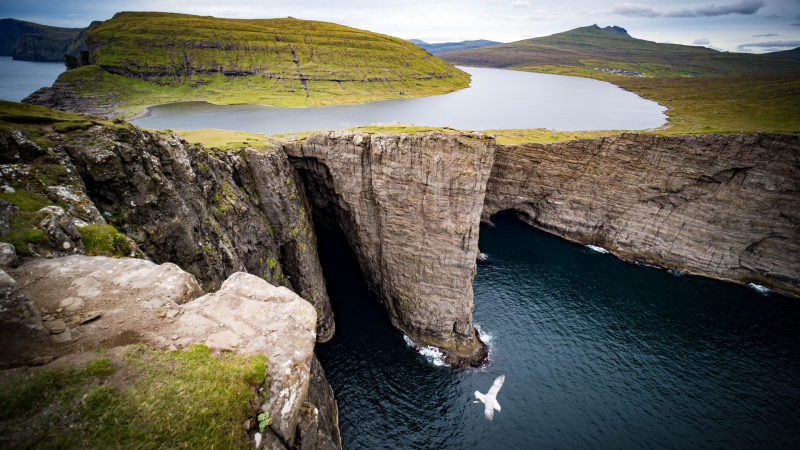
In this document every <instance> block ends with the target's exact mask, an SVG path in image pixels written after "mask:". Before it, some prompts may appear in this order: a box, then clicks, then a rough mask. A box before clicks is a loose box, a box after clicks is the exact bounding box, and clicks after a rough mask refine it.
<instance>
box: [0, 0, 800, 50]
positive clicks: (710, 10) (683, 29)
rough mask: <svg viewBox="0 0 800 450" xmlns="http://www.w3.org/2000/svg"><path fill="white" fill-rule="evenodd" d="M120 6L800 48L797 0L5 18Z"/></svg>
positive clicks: (4, 8)
mask: <svg viewBox="0 0 800 450" xmlns="http://www.w3.org/2000/svg"><path fill="white" fill-rule="evenodd" d="M117 11H169V12H180V13H188V14H198V15H212V16H216V17H231V18H272V17H286V16H292V17H295V18H298V19H311V20H324V21H328V22H335V23H339V24H342V25H348V26H351V27H355V28H361V29H366V30H370V31H375V32H379V33H384V34H389V35H392V36H397V37H401V38H404V39H411V38H416V39H422V40H424V41H428V42H448V41H461V40H467V39H491V40H495V41H501V42H512V41H516V40H520V39H526V38H531V37H538V36H546V35H549V34H553V33H558V32H561V31H566V30H569V29H572V28H576V27H581V26H586V25H591V24H595V23H596V24H598V25H600V26H601V27H604V26H609V25H618V26H621V27H623V28H626V29H627V30H628V33H629V34H630V35H632V36H633V37H636V38H640V39H647V40H650V41H656V42H671V43H675V44H686V45H704V46H707V47H711V48H715V49H718V50H728V51H738V52H755V53H762V52H767V51H775V50H786V49H788V48H794V47H800V0H738V1H737V0H711V1H705V0H699V1H683V0H678V1H663V0H661V1H654V0H632V1H630V2H615V1H589V0H460V1H456V0H403V1H395V0H384V1H377V2H376V1H374V0H338V1H330V0H279V1H276V0H224V1H220V0H214V1H210V0H122V1H108V0H60V1H57V2H54V1H52V0H26V1H17V0H0V18H6V17H11V18H15V19H21V20H28V21H32V22H37V23H42V24H46V25H54V26H69V27H84V26H87V25H88V24H89V22H91V21H92V20H105V19H109V18H111V16H113V15H114V13H115V12H117Z"/></svg>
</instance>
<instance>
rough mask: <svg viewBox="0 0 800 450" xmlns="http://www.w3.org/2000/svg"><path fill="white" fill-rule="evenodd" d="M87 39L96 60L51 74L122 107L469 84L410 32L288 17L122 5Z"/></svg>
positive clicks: (430, 90)
mask: <svg viewBox="0 0 800 450" xmlns="http://www.w3.org/2000/svg"><path fill="white" fill-rule="evenodd" d="M86 41H87V44H88V45H89V47H90V49H91V51H92V54H93V56H92V63H93V64H95V65H96V66H85V67H82V68H79V69H76V70H72V71H69V72H66V73H64V74H62V75H61V76H60V77H59V80H58V81H59V82H61V83H65V84H67V85H70V86H73V89H74V90H75V91H76V92H78V93H79V94H81V95H101V98H105V99H111V100H112V101H113V102H114V103H117V104H120V105H121V108H122V111H121V112H122V114H123V115H131V114H134V113H136V112H138V111H140V110H141V107H142V106H145V105H149V104H156V103H166V102H174V101H186V100H207V101H210V102H213V103H218V104H238V103H254V104H270V105H277V106H321V105H331V104H348V103H360V102H365V101H371V100H379V99H386V98H404V97H413V96H422V95H436V94H442V93H445V92H451V91H453V90H457V89H461V88H465V87H467V86H468V85H469V75H468V74H466V73H465V72H462V71H461V70H458V69H456V68H455V67H454V66H453V65H452V64H450V63H448V62H445V61H442V60H440V59H438V58H436V57H434V56H432V55H431V54H429V53H428V52H426V51H425V50H423V49H421V48H420V47H417V46H416V45H414V44H412V43H410V42H407V41H404V40H402V39H398V38H393V37H390V36H385V35H381V34H377V33H371V32H368V31H363V30H358V29H355V28H350V27H345V26H342V25H336V24H332V23H326V22H316V21H307V20H298V19H293V18H285V19H258V20H242V19H220V18H214V17H199V16H191V15H185V14H169V13H119V14H117V15H116V16H115V17H114V18H113V19H111V20H109V21H106V22H104V23H103V24H101V25H99V26H96V27H92V28H91V30H89V31H87V33H86ZM401 93H402V94H401Z"/></svg>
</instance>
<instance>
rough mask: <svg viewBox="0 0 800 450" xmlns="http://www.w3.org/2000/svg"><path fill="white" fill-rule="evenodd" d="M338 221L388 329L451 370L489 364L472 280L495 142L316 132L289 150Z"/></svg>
mask: <svg viewBox="0 0 800 450" xmlns="http://www.w3.org/2000/svg"><path fill="white" fill-rule="evenodd" d="M284 149H285V151H286V152H287V154H288V155H289V156H290V159H291V161H292V162H293V163H294V165H295V167H297V169H298V170H299V171H300V173H301V175H303V177H304V181H305V184H306V186H307V189H308V193H309V200H310V201H311V202H312V203H313V204H314V205H315V207H316V208H318V209H319V210H327V211H329V212H330V213H333V214H335V215H336V217H337V219H338V221H339V224H340V225H341V227H342V229H343V230H344V232H345V234H346V235H347V238H348V241H349V243H350V246H351V248H352V249H353V250H354V252H355V254H356V257H357V258H358V261H359V264H360V266H361V269H362V270H363V272H364V275H365V277H366V279H367V282H368V283H369V284H370V285H371V286H372V288H373V289H374V290H375V291H376V292H377V293H378V294H379V295H380V297H381V299H382V300H383V301H384V304H385V306H386V309H387V310H388V312H389V316H390V318H391V320H392V323H393V324H394V325H395V326H396V327H398V328H399V329H400V330H402V331H403V332H404V333H405V334H406V335H408V336H409V337H410V338H411V339H413V340H414V342H416V343H417V344H420V345H435V346H436V347H439V348H440V349H442V350H444V352H445V354H446V355H447V357H448V362H450V363H451V364H454V365H473V366H477V365H480V364H482V363H483V361H484V360H485V358H486V347H485V344H484V343H483V342H481V341H480V339H479V338H478V334H477V332H476V331H475V328H474V326H473V324H472V309H473V303H472V279H473V276H474V275H475V270H476V257H477V255H478V230H479V223H480V214H481V209H482V207H483V197H484V192H485V190H486V182H487V180H488V177H489V171H490V169H491V166H492V161H493V159H494V141H493V140H492V139H491V138H489V137H488V136H486V135H483V134H477V133H476V134H464V133H460V132H453V131H448V132H442V131H430V132H421V133H418V134H410V133H409V134H406V133H403V134H390V133H386V134H383V133H377V134H367V133H364V132H361V131H355V132H352V131H346V132H330V133H320V134H316V135H313V136H311V137H309V138H308V139H307V140H305V141H302V142H295V143H288V144H287V145H285V146H284Z"/></svg>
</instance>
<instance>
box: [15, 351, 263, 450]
mask: <svg viewBox="0 0 800 450" xmlns="http://www.w3.org/2000/svg"><path fill="white" fill-rule="evenodd" d="M266 364H267V358H266V357H265V356H263V355H255V356H239V355H233V354H231V353H223V354H222V355H220V356H212V355H211V354H210V352H209V350H208V347H206V346H203V345H194V346H192V348H191V349H189V350H188V351H185V352H162V351H155V350H150V349H148V348H146V347H144V346H139V345H136V346H131V347H128V348H126V349H125V350H124V352H123V353H122V354H121V355H119V356H116V357H113V358H108V357H105V358H99V359H96V360H94V361H91V362H89V363H87V364H85V365H84V366H82V367H81V368H67V367H64V368H59V369H52V370H39V371H34V372H32V373H31V374H30V375H26V376H22V377H19V378H16V379H14V380H12V381H11V382H9V383H7V384H6V385H5V386H3V389H2V390H0V447H3V448H9V449H23V448H32V447H36V448H92V449H120V448H136V449H161V448H195V449H198V448H209V449H210V448H214V449H245V448H249V444H248V442H247V436H246V434H245V431H244V428H243V427H242V424H243V423H244V421H245V420H247V419H248V418H252V419H255V407H257V405H256V404H255V403H254V402H255V400H256V395H257V394H256V392H257V389H258V388H259V387H260V386H262V385H263V383H264V382H265V375H266Z"/></svg>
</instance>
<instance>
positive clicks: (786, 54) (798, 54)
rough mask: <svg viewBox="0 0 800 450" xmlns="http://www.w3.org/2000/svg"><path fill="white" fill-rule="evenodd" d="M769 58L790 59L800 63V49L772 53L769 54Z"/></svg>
mask: <svg viewBox="0 0 800 450" xmlns="http://www.w3.org/2000/svg"><path fill="white" fill-rule="evenodd" d="M767 55H769V56H777V57H779V58H788V59H793V60H795V61H800V47H797V48H793V49H791V50H784V51H782V52H771V53H767Z"/></svg>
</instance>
